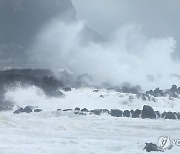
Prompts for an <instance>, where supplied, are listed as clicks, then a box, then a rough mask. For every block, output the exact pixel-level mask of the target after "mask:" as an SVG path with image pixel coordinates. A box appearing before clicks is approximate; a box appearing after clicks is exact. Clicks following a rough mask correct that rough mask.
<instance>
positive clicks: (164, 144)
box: [158, 136, 180, 150]
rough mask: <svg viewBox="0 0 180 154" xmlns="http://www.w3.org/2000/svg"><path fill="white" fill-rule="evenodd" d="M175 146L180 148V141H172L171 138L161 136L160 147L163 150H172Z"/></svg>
mask: <svg viewBox="0 0 180 154" xmlns="http://www.w3.org/2000/svg"><path fill="white" fill-rule="evenodd" d="M174 145H176V146H180V139H179V140H175V139H173V140H172V139H171V138H170V136H161V137H160V138H159V139H158V147H159V148H160V149H162V150H170V149H171V148H172V147H173V146H174Z"/></svg>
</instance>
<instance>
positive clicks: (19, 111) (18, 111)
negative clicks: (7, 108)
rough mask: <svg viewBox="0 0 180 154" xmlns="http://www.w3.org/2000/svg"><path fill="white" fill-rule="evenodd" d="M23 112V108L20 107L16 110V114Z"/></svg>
mask: <svg viewBox="0 0 180 154" xmlns="http://www.w3.org/2000/svg"><path fill="white" fill-rule="evenodd" d="M22 112H24V110H23V108H19V109H17V110H16V111H14V114H19V113H22Z"/></svg>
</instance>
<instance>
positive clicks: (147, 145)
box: [144, 143, 161, 152]
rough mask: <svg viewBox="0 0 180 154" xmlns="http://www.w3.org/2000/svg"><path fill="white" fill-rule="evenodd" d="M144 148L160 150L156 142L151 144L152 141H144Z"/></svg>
mask: <svg viewBox="0 0 180 154" xmlns="http://www.w3.org/2000/svg"><path fill="white" fill-rule="evenodd" d="M144 150H145V151H146V152H152V151H161V149H160V148H159V147H158V146H157V145H156V144H153V143H146V146H145V147H144Z"/></svg>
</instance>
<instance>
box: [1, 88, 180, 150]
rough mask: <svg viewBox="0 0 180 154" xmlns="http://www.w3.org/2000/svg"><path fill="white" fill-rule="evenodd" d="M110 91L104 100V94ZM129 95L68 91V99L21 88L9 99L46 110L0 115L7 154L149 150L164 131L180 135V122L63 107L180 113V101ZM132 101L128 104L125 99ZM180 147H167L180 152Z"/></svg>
mask: <svg viewBox="0 0 180 154" xmlns="http://www.w3.org/2000/svg"><path fill="white" fill-rule="evenodd" d="M101 94H102V95H104V98H101V97H100V95H101ZM128 98H129V95H126V94H120V93H117V92H114V91H107V90H100V92H98V93H93V89H89V88H86V89H78V90H75V89H73V91H71V92H66V93H65V97H64V98H59V99H55V98H51V99H50V98H49V99H47V98H46V97H45V95H44V94H43V93H42V92H41V90H40V89H38V88H36V87H29V88H26V89H23V88H20V87H19V88H17V89H16V90H14V91H8V92H7V93H6V99H7V100H12V101H14V103H15V104H16V105H19V106H22V107H25V106H26V105H35V106H38V107H39V108H41V109H43V111H42V112H40V113H31V114H26V113H22V114H19V115H14V114H13V111H8V112H1V113H0V132H1V133H0V139H1V140H0V153H1V154H32V153H34V154H52V153H61V154H72V153H74V154H84V153H87V154H105V153H107V154H118V153H121V154H145V153H146V152H145V151H143V148H144V146H145V143H146V142H153V143H157V140H158V138H159V137H160V136H162V135H165V136H167V135H170V136H171V138H172V139H180V135H179V128H180V122H179V120H163V119H159V120H150V119H145V120H143V119H132V118H116V117H111V116H109V115H101V116H94V115H87V116H80V115H74V114H72V113H70V112H67V113H66V114H59V113H57V112H56V109H57V108H61V109H65V108H74V107H77V106H78V107H81V108H82V107H87V108H88V109H94V108H107V109H110V108H119V109H136V108H142V106H143V104H150V105H152V106H153V107H154V108H155V109H157V110H160V111H164V110H167V111H168V110H171V111H177V110H178V109H179V103H178V100H171V101H169V104H167V102H168V101H167V99H168V98H165V100H162V99H159V100H158V101H157V102H156V103H153V102H148V101H147V102H143V101H141V100H137V99H134V100H131V101H128ZM123 100H127V102H123ZM179 152H180V147H178V146H174V147H173V149H171V150H170V151H167V152H166V153H169V154H178V153H179Z"/></svg>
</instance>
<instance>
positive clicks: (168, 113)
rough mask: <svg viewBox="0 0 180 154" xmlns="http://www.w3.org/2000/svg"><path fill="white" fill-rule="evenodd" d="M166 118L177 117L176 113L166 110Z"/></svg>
mask: <svg viewBox="0 0 180 154" xmlns="http://www.w3.org/2000/svg"><path fill="white" fill-rule="evenodd" d="M164 118H165V119H176V115H175V114H174V113H173V112H166V114H165V117H164Z"/></svg>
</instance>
